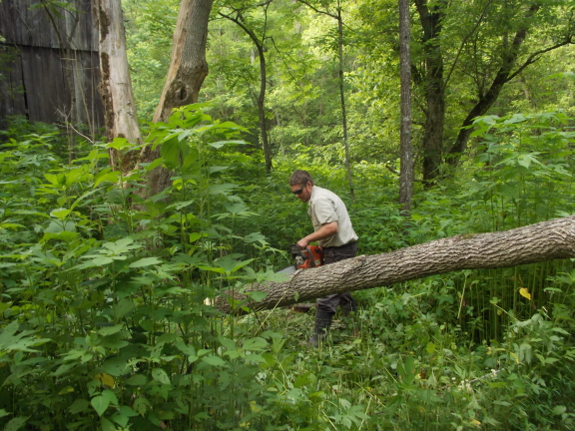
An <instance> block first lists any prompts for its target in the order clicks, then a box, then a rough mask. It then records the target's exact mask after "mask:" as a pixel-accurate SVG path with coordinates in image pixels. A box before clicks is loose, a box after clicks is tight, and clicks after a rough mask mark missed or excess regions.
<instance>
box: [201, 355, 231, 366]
mask: <svg viewBox="0 0 575 431" xmlns="http://www.w3.org/2000/svg"><path fill="white" fill-rule="evenodd" d="M202 361H204V362H205V363H206V364H208V365H212V366H214V367H224V366H226V365H227V362H226V361H224V360H223V359H222V358H220V357H219V356H204V357H203V358H202Z"/></svg>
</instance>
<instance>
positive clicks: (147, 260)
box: [130, 257, 163, 268]
mask: <svg viewBox="0 0 575 431" xmlns="http://www.w3.org/2000/svg"><path fill="white" fill-rule="evenodd" d="M161 263H163V262H162V261H161V260H160V259H158V258H157V257H144V258H143V259H140V260H137V261H136V262H134V263H132V264H130V268H142V267H145V266H152V265H159V264H161Z"/></svg>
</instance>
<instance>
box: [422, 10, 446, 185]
mask: <svg viewBox="0 0 575 431" xmlns="http://www.w3.org/2000/svg"><path fill="white" fill-rule="evenodd" d="M437 3H438V4H436V5H435V6H433V7H431V8H430V7H429V6H428V4H427V0H415V4H416V6H417V12H418V14H419V19H420V22H421V27H422V29H423V55H424V58H425V68H426V74H425V84H424V85H425V90H424V91H425V98H426V100H427V121H426V123H425V129H424V133H423V140H422V146H423V182H424V185H425V186H427V187H429V186H431V185H433V184H434V182H435V179H436V178H437V176H438V175H439V167H440V165H441V161H442V158H443V131H444V125H445V93H444V86H443V54H442V50H441V43H440V42H439V38H440V36H441V28H442V27H441V21H442V19H443V18H444V16H443V13H442V12H441V11H442V8H443V7H444V6H443V5H442V3H443V1H438V2H437Z"/></svg>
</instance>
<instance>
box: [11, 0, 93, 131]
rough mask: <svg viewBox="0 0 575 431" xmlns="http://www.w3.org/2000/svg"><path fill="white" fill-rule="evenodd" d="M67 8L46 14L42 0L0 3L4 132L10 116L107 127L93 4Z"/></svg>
mask: <svg viewBox="0 0 575 431" xmlns="http://www.w3.org/2000/svg"><path fill="white" fill-rule="evenodd" d="M67 4H68V8H67V10H66V9H62V8H58V7H51V8H49V9H45V8H44V7H43V6H42V3H41V2H40V1H38V0H2V1H0V35H1V36H2V37H3V38H4V39H5V42H4V43H2V44H0V128H2V127H5V125H6V118H7V117H8V116H10V115H25V116H26V117H27V118H28V119H30V120H31V121H42V122H46V123H57V122H64V121H69V122H72V123H75V124H78V123H81V124H85V125H88V126H89V127H90V129H92V130H94V129H97V128H100V127H103V125H104V109H103V105H102V101H101V99H100V96H99V94H98V91H97V86H98V83H99V63H98V52H97V50H98V40H97V31H96V29H95V27H94V24H93V19H92V9H91V8H92V2H91V1H90V0H69V1H68V2H67ZM2 48H4V49H3V50H2ZM7 50H9V51H11V52H13V53H14V54H13V55H10V56H7V55H6V52H8V51H7ZM3 53H4V55H3ZM2 59H3V60H4V61H3V62H2ZM2 63H3V64H2Z"/></svg>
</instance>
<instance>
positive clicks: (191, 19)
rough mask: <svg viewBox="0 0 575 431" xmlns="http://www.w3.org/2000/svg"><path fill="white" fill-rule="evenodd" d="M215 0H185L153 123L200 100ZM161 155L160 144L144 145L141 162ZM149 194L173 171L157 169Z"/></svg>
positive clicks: (150, 180)
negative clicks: (174, 110) (209, 22)
mask: <svg viewBox="0 0 575 431" xmlns="http://www.w3.org/2000/svg"><path fill="white" fill-rule="evenodd" d="M212 4H213V0H182V1H181V3H180V10H179V13H178V22H177V24H176V30H175V32H174V46H173V48H172V57H171V61H170V68H169V70H168V76H167V79H166V85H165V86H164V90H163V92H162V96H161V98H160V103H159V104H158V107H157V109H156V113H155V115H154V120H153V121H154V122H157V121H166V120H167V119H168V118H169V117H170V113H171V112H172V109H173V108H177V107H179V106H184V105H189V104H191V103H196V102H197V101H198V95H199V92H200V88H201V87H202V84H203V82H204V79H205V78H206V76H207V75H208V63H207V62H206V42H207V37H208V21H209V18H210V11H211V9H212ZM159 156H160V147H159V146H158V147H156V149H155V150H153V151H152V149H151V147H150V146H147V147H145V148H144V149H143V150H142V153H141V154H140V161H141V162H151V161H152V160H154V159H156V158H158V157H159ZM148 185H149V188H150V190H149V195H155V194H157V193H159V192H161V191H162V190H164V189H165V188H166V187H168V186H169V185H170V172H169V171H168V170H167V169H165V168H156V169H154V170H153V171H152V172H150V174H149V176H148Z"/></svg>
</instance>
